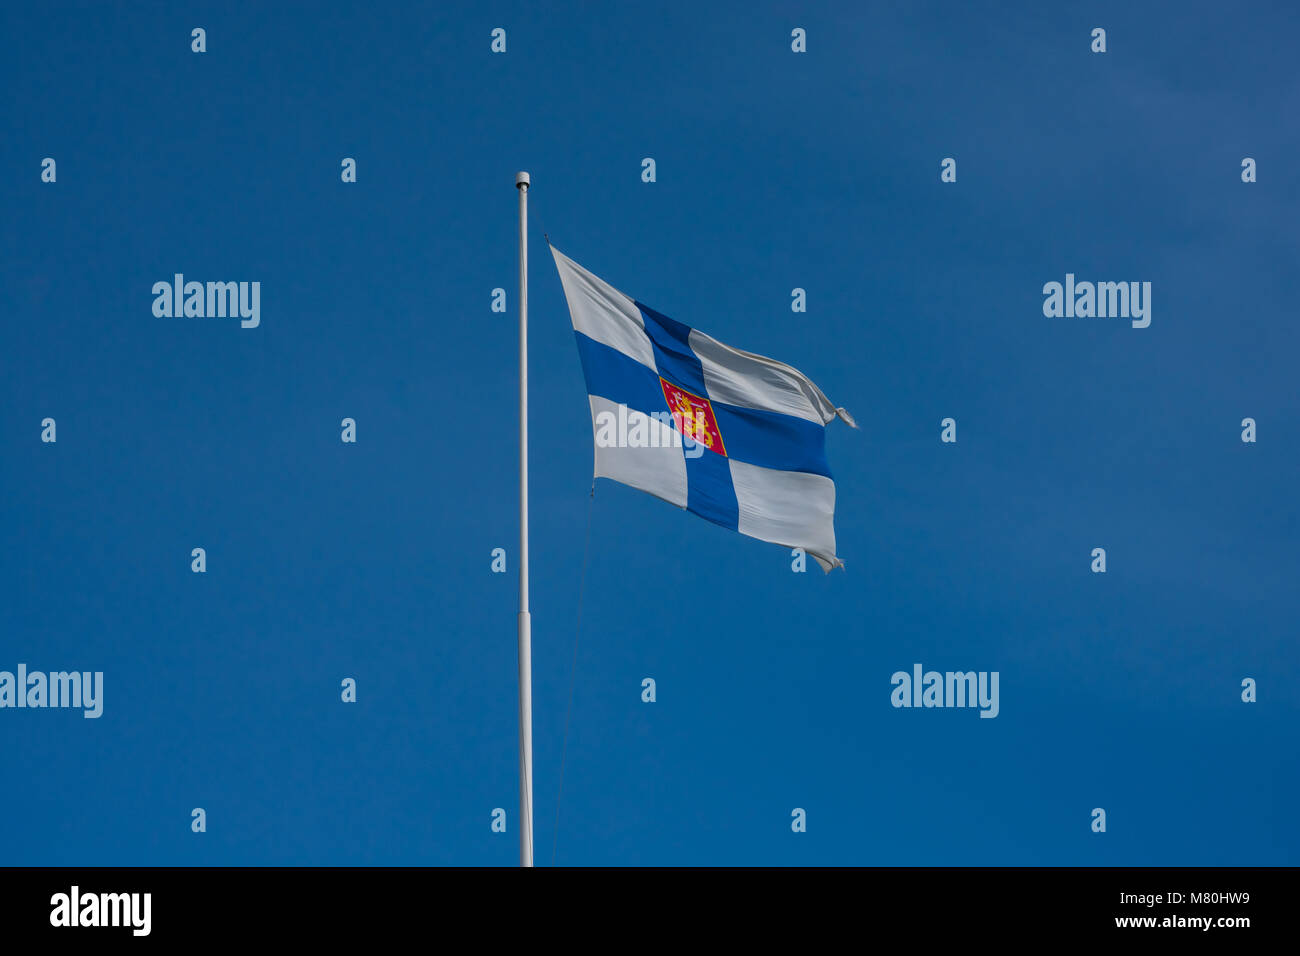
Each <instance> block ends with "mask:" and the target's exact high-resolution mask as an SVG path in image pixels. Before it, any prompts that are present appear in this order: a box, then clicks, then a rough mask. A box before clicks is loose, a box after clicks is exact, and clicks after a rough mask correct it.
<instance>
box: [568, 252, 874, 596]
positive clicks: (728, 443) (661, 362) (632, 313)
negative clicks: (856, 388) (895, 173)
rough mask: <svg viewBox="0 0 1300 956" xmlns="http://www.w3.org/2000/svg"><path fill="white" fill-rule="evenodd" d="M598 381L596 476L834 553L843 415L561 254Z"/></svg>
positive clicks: (766, 366)
mask: <svg viewBox="0 0 1300 956" xmlns="http://www.w3.org/2000/svg"><path fill="white" fill-rule="evenodd" d="M551 253H552V254H553V255H554V256H555V265H556V268H557V269H559V271H560V281H561V282H562V283H563V284H564V296H565V298H566V299H567V300H568V303H569V314H570V316H571V317H572V319H573V331H574V335H575V337H576V338H577V340H578V354H579V356H580V357H581V359H582V369H583V372H584V373H585V374H586V377H587V393H588V396H589V401H590V403H591V420H592V428H593V431H594V432H595V443H596V468H595V476H596V477H597V478H612V479H613V480H614V481H618V482H622V483H623V484H625V485H631V486H632V487H633V488H639V489H640V490H642V491H646V492H649V493H650V494H652V495H654V496H656V497H658V498H662V499H663V500H664V501H667V502H670V503H671V504H674V505H676V506H677V507H679V508H685V509H686V510H687V511H690V512H692V513H694V514H697V515H699V516H700V517H701V518H707V519H708V520H709V521H712V522H714V523H715V524H719V525H722V526H723V527H724V528H730V529H731V530H733V531H739V532H740V533H741V534H744V535H749V536H750V537H751V538H759V539H760V540H763V541H770V542H773V543H775V544H781V545H785V546H786V547H789V548H803V549H804V551H805V552H806V553H808V554H811V555H812V556H813V557H814V558H816V559H817V563H818V564H820V565H821V566H822V569H823V570H825V571H829V570H830V569H831V568H833V567H843V562H841V561H840V559H839V558H837V557H836V556H835V521H834V519H835V482H834V481H833V480H832V479H831V471H830V468H829V466H828V465H827V463H826V425H827V424H828V423H830V422H831V420H832V419H834V418H836V417H837V416H838V417H839V418H842V419H843V420H844V421H845V422H847V423H848V424H849V425H852V426H853V427H854V428H856V427H857V424H856V423H855V422H854V421H853V418H852V416H851V415H849V413H848V412H846V411H845V410H844V409H842V408H836V407H835V405H833V404H832V403H831V401H830V400H829V399H828V398H827V397H826V396H825V395H823V394H822V390H821V389H819V388H818V387H817V386H816V385H814V384H813V383H812V382H811V381H810V380H809V379H808V378H807V376H805V375H804V374H803V373H802V372H800V371H798V370H797V369H794V368H791V367H790V366H789V365H785V364H783V363H781V362H776V361H773V360H772V359H769V358H764V357H763V356H761V355H754V354H753V353H751V352H742V351H740V350H739V349H734V348H732V347H731V346H729V345H723V344H722V343H721V342H719V341H718V340H717V339H714V338H712V337H710V336H708V335H705V334H704V333H703V332H700V331H698V330H697V329H692V328H690V327H688V326H685V325H683V324H682V323H680V322H677V321H675V320H673V319H670V318H668V316H666V315H662V314H661V313H659V312H656V311H655V310H654V309H652V308H650V307H649V306H647V305H643V304H641V303H640V302H636V301H634V300H633V299H631V298H629V297H628V296H626V295H624V294H623V293H622V292H619V291H618V290H617V289H615V288H614V287H613V286H611V285H610V284H609V283H607V282H605V281H604V280H602V279H600V278H598V277H597V276H594V275H592V274H591V273H590V272H588V271H587V270H586V269H584V268H583V267H582V266H580V265H578V264H577V263H576V262H574V261H573V260H572V259H570V258H569V257H568V256H565V255H564V254H563V253H561V252H560V251H559V250H558V249H556V248H555V247H554V246H551Z"/></svg>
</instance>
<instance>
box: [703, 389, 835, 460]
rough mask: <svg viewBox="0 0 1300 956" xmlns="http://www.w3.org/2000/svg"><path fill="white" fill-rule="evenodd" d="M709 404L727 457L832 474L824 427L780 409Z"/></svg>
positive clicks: (719, 403)
mask: <svg viewBox="0 0 1300 956" xmlns="http://www.w3.org/2000/svg"><path fill="white" fill-rule="evenodd" d="M711 404H712V405H713V415H714V417H715V418H717V420H718V431H719V432H720V433H721V435H722V444H723V445H724V446H725V447H726V449H727V457H729V458H735V459H736V460H737V461H743V462H746V463H748V464H751V465H760V466H762V467H763V468H777V469H780V470H781V471H806V472H808V473H810V474H813V475H825V476H826V477H827V478H830V477H832V476H831V468H830V464H829V463H828V462H827V461H826V428H825V427H824V426H822V425H818V424H817V423H816V422H810V421H808V420H807V419H806V418H796V417H795V416H793V415H783V414H781V413H780V412H769V411H764V410H762V409H758V408H742V407H740V406H739V405H724V404H723V403H722V402H712V403H711Z"/></svg>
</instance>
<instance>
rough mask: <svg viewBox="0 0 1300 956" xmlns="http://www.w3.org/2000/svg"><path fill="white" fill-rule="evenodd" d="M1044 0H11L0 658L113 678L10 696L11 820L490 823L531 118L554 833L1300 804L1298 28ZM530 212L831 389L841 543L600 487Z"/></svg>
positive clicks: (1286, 822) (839, 850) (1180, 852)
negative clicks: (804, 545)
mask: <svg viewBox="0 0 1300 956" xmlns="http://www.w3.org/2000/svg"><path fill="white" fill-rule="evenodd" d="M1044 6H1045V5H1044V4H1041V3H1020V4H1010V5H1006V4H997V5H994V4H956V3H907V4H888V5H887V4H878V5H871V6H870V8H869V9H868V8H867V7H865V6H864V5H863V4H860V3H837V4H831V3H826V4H793V3H790V4H776V3H758V4H754V3H744V4H741V3H735V4H729V5H723V4H699V3H672V4H667V5H663V6H660V5H657V4H655V5H648V6H647V5H644V4H581V3H547V4H545V5H539V4H527V3H505V2H502V3H492V4H485V3H478V4H469V3H462V4H415V3H409V4H400V5H398V4H394V5H392V6H391V8H390V7H389V5H375V4H355V3H346V4H344V3H313V4H305V3H304V4H292V5H289V4H268V3H242V4H226V3H197V4H187V5H180V6H178V5H176V4H165V3H139V4H130V5H127V6H123V5H105V4H98V3H79V4H66V3H53V4H5V5H4V8H3V12H2V13H0V79H2V80H3V89H4V104H5V105H4V109H3V111H2V113H0V133H2V135H0V220H2V221H3V223H4V228H3V230H0V242H2V243H3V245H2V246H0V252H2V253H3V254H2V255H0V307H3V315H4V347H3V349H0V527H3V533H4V547H3V548H2V549H0V670H9V671H13V670H14V669H15V668H16V666H17V665H18V664H19V663H25V664H26V665H27V666H28V668H29V669H31V670H41V671H56V670H89V671H102V672H103V673H104V704H103V706H104V712H103V716H102V717H100V718H99V719H97V720H87V719H83V718H82V716H81V715H80V713H79V712H77V711H68V710H52V709H46V710H28V709H24V710H8V709H6V710H0V768H3V769H2V771H0V773H2V775H3V776H2V777H0V779H2V780H3V786H0V819H2V820H4V821H5V826H4V839H3V840H2V841H0V862H4V863H17V864H180V865H205V864H327V863H342V864H414V865H418V864H465V865H497V864H511V863H513V862H515V861H516V859H517V836H516V833H515V829H514V828H515V826H516V825H517V822H518V820H517V815H516V806H517V782H516V773H517V765H516V673H515V667H516V660H515V607H516V587H517V582H516V579H515V573H514V572H515V569H516V566H517V565H516V558H517V553H516V535H517V513H516V494H517V484H516V455H517V445H516V437H515V434H516V432H515V429H516V424H517V420H516V400H517V399H516V388H517V379H516V348H517V340H516V327H515V321H516V311H515V310H516V306H517V302H516V295H517V292H516V269H517V265H516V263H517V245H516V229H517V226H516V218H515V217H516V203H517V199H516V192H515V189H514V174H515V172H516V171H517V170H519V169H527V170H529V171H530V172H531V174H532V180H533V190H532V193H531V195H530V208H531V213H532V217H531V240H532V245H531V250H532V252H531V255H532V283H531V288H530V304H531V310H530V311H531V318H532V363H531V370H532V386H533V388H532V429H533V432H532V435H533V455H532V482H533V497H532V507H533V526H532V530H533V614H534V624H533V627H534V633H533V640H534V648H533V655H534V656H533V667H534V681H535V687H534V706H535V737H536V742H535V747H536V756H535V760H536V818H537V833H536V844H537V860H538V862H539V863H550V862H551V859H552V847H553V846H556V847H557V850H556V853H555V856H556V859H557V861H558V862H559V863H560V864H673V863H685V864H759V863H776V864H826V863H837V864H1083V865H1101V864H1174V865H1191V864H1262V863H1273V864H1285V863H1289V864H1295V863H1297V862H1300V822H1298V818H1297V815H1296V790H1297V785H1298V784H1300V758H1298V757H1297V752H1296V742H1297V732H1296V731H1297V717H1300V694H1298V693H1297V684H1298V682H1300V650H1297V646H1296V627H1297V621H1298V620H1300V613H1298V611H1300V588H1298V587H1297V577H1298V572H1300V557H1298V556H1297V537H1298V532H1300V520H1298V511H1300V507H1298V506H1297V501H1296V487H1297V472H1298V466H1300V452H1298V451H1297V435H1298V434H1300V401H1298V400H1297V387H1296V382H1297V376H1296V373H1295V362H1296V354H1297V345H1300V335H1298V334H1297V328H1296V315H1295V303H1296V302H1297V300H1298V297H1300V295H1298V294H1300V283H1298V281H1297V272H1296V268H1295V259H1296V250H1297V244H1296V227H1295V223H1296V221H1297V217H1298V214H1300V201H1298V200H1297V192H1296V189H1295V182H1296V171H1295V168H1294V161H1295V157H1296V133H1297V124H1296V117H1295V110H1294V107H1295V103H1296V102H1297V94H1298V93H1300V89H1297V73H1296V69H1295V51H1296V49H1297V48H1298V47H1300V36H1298V35H1297V34H1298V33H1300V29H1298V28H1297V24H1296V21H1295V19H1294V17H1293V16H1290V15H1289V12H1290V11H1289V6H1290V5H1289V4H1282V3H1278V4H1268V3H1255V4H1249V5H1246V6H1245V7H1242V6H1240V5H1237V6H1233V5H1226V4H1222V3H1213V4H1210V3H1193V4H1190V5H1189V4H1185V3H1183V4H1172V3H1171V4H1163V5H1156V4H1139V5H1135V4H1131V3H1094V4H1087V5H1083V6H1081V5H1076V4H1050V5H1046V6H1047V7H1050V8H1051V9H1044ZM195 27H202V28H204V29H205V30H206V31H207V52H206V53H203V54H201V55H200V54H195V53H192V52H191V49H190V44H191V39H190V31H191V29H193V28H195ZM496 27H502V28H504V29H505V30H506V31H507V51H506V53H504V54H493V53H492V52H491V50H490V44H491V31H492V30H493V28H496ZM796 27H802V28H804V29H805V30H806V31H807V52H806V53H803V54H796V53H793V52H792V51H791V48H790V44H791V38H790V35H791V30H793V29H794V28H796ZM1094 27H1103V28H1105V29H1106V31H1107V52H1106V53H1104V54H1095V53H1092V52H1091V51H1090V44H1091V39H1090V33H1091V31H1092V29H1093V28H1094ZM45 157H52V158H54V159H55V160H56V162H57V181H56V182H55V183H42V182H41V161H42V159H43V158H45ZM344 157H353V158H355V159H356V162H357V182H356V183H355V184H344V183H343V182H341V181H340V163H341V161H342V159H343V158H344ZM646 157H651V158H653V159H654V160H655V161H656V166H657V169H656V172H657V181H656V182H654V183H649V184H647V183H643V182H642V181H641V169H642V165H641V163H642V160H643V159H644V158H646ZM945 157H953V158H954V159H956V161H957V181H956V182H955V183H942V182H940V162H941V160H942V159H944V158H945ZM1244 157H1252V158H1254V159H1255V160H1256V161H1257V163H1258V182H1256V183H1253V184H1246V183H1243V182H1242V181H1241V161H1242V159H1243V158H1244ZM543 231H546V232H548V233H549V234H550V237H551V239H552V241H553V242H555V244H556V245H557V246H558V247H559V248H560V249H562V250H563V251H564V252H565V253H566V254H568V255H570V256H572V257H573V258H574V259H575V260H577V261H578V262H580V263H582V264H583V265H584V266H586V267H587V268H589V269H591V270H592V271H594V272H595V273H596V274H597V275H600V276H601V277H603V278H604V279H606V280H608V281H609V282H611V283H612V284H613V285H615V286H616V287H618V288H619V289H621V290H623V291H624V292H627V293H628V294H629V295H632V296H634V297H635V298H637V299H639V300H640V301H642V302H645V303H647V304H648V305H651V306H653V307H654V308H655V309H658V310H659V311H661V312H663V313H665V314H667V315H669V316H672V317H673V318H675V319H678V320H680V321H682V322H685V323H687V324H688V325H691V326H694V327H697V328H700V329H702V330H704V331H706V332H708V333H710V334H712V335H713V336H715V337H716V338H719V339H721V340H722V341H724V342H727V343H729V344H732V345H735V346H738V347H740V348H743V349H747V350H750V351H755V352H759V353H762V354H766V355H770V356H773V357H775V358H778V359H780V360H782V361H786V362H789V363H790V364H793V365H795V366H796V367H798V368H799V369H801V370H802V371H803V372H805V373H806V374H808V375H809V376H810V377H811V378H812V379H813V380H814V381H816V382H817V383H818V384H819V385H820V386H821V387H822V389H823V390H824V391H825V392H826V393H827V395H828V396H829V397H830V398H831V399H832V400H833V401H834V402H835V403H837V404H839V405H843V406H845V407H846V408H848V409H849V411H850V412H852V413H853V415H854V416H855V417H856V419H857V421H858V423H859V424H860V426H861V428H860V430H859V431H853V430H851V429H849V428H848V427H846V426H845V425H843V424H842V423H833V424H832V425H831V426H829V429H828V434H827V452H828V456H829V460H830V463H831V467H832V470H833V472H834V475H835V478H836V482H837V486H838V509H837V514H836V526H837V532H838V544H839V554H840V556H841V557H842V558H843V560H844V561H845V563H846V565H847V567H846V570H844V571H837V572H835V573H833V574H830V575H825V576H824V575H823V574H822V573H821V572H820V571H819V570H817V569H816V568H815V566H813V567H810V569H809V571H808V573H806V574H795V573H792V571H791V567H790V564H791V562H790V556H789V552H788V551H787V550H784V549H782V548H780V547H777V546H775V545H768V544H764V543H762V542H759V541H755V540H753V539H749V538H745V537H742V536H740V535H737V534H735V533H729V532H727V531H725V530H723V529H721V528H719V527H716V526H714V525H712V524H709V523H708V522H705V521H703V520H701V519H699V518H697V517H694V516H692V515H689V514H686V513H684V512H679V511H677V510H676V509H674V508H672V507H671V506H669V505H667V504H665V503H663V502H661V501H658V500H656V499H653V498H651V497H649V496H647V495H644V494H641V493H639V492H636V491H633V490H631V489H628V488H625V487H622V486H618V485H615V484H612V483H610V482H607V481H602V482H600V484H599V485H598V487H597V489H596V496H595V499H594V501H591V500H590V499H589V497H588V491H589V487H590V474H591V462H592V452H591V426H590V420H589V413H588V409H587V399H586V391H585V387H584V382H583V376H582V371H581V367H580V365H579V361H578V355H577V350H576V348H575V345H574V338H573V333H572V330H571V327H570V323H569V318H568V313H567V309H566V307H565V303H564V300H563V295H562V290H561V287H560V283H559V280H558V278H557V275H556V272H555V269H554V266H553V265H552V264H551V262H550V260H549V256H548V255H547V254H546V247H545V244H544V242H543V240H542V233H543ZM178 272H179V273H184V274H185V276H186V277H187V278H188V279H194V280H199V281H210V280H211V281H258V282H260V283H261V324H260V326H259V327H258V328H256V329H243V328H240V325H239V323H238V321H237V320H232V319H198V318H159V317H155V316H154V314H153V311H152V303H153V295H152V293H151V288H152V286H153V284H154V283H155V282H158V281H170V280H171V278H172V276H173V275H174V274H175V273H178ZM1066 273H1073V274H1075V275H1076V276H1077V277H1078V279H1079V280H1092V281H1112V280H1113V281H1146V282H1150V283H1152V303H1151V304H1152V312H1151V316H1152V321H1151V325H1150V327H1148V328H1145V329H1135V328H1132V327H1131V326H1130V324H1129V323H1128V322H1127V321H1124V320H1117V319H1080V318H1047V317H1045V316H1044V314H1043V292H1042V288H1043V285H1044V284H1045V283H1047V282H1051V281H1058V282H1062V281H1064V279H1065V275H1066ZM496 287H503V288H505V289H506V290H507V296H508V299H507V301H508V306H509V311H508V312H507V313H506V314H504V315H502V314H497V313H493V312H492V311H491V308H490V306H491V301H492V290H493V289H494V288H496ZM796 287H799V288H803V289H805V290H806V291H807V312H806V313H803V314H796V313H793V312H792V311H791V308H790V303H791V290H792V289H794V288H796ZM46 417H51V418H54V419H55V420H56V422H57V442H56V443H54V444H47V443H42V441H41V440H40V436H41V421H42V419H44V418H46ZM345 417H351V418H354V419H355V420H356V422H357V439H358V440H357V442H356V444H344V443H343V442H341V441H340V431H341V429H340V422H341V420H342V419H343V418H345ZM945 417H952V418H954V419H955V420H956V422H957V438H958V441H957V442H956V444H945V443H942V442H941V441H940V421H941V419H943V418H945ZM1245 417H1252V418H1254V419H1256V421H1257V423H1258V441H1257V442H1256V443H1254V444H1246V443H1243V442H1242V441H1241V430H1242V429H1241V424H1240V423H1241V420H1242V419H1243V418H1245ZM589 507H590V509H591V514H590V516H591V561H590V566H589V569H588V572H587V577H586V597H585V607H584V611H583V619H582V631H581V637H580V642H579V644H578V649H577V671H576V685H575V693H574V697H573V704H572V719H571V728H570V733H569V739H568V750H567V758H566V766H565V773H564V788H563V800H562V807H561V813H560V820H559V830H558V841H557V840H556V831H555V819H556V793H557V787H558V783H559V771H560V763H561V748H562V741H563V737H564V726H565V715H566V708H567V706H568V703H569V687H570V666H571V663H572V661H573V655H574V632H575V623H576V622H575V618H576V615H577V610H578V592H579V578H580V571H581V568H582V564H583V534H584V529H585V527H586V521H587V518H588V509H589ZM196 547H202V548H205V549H206V553H207V571H206V573H204V574H194V573H192V572H191V570H190V561H191V558H190V554H191V549H193V548H196ZM496 547H504V548H506V549H507V552H508V562H509V564H508V566H509V573H507V574H492V573H491V572H490V553H491V551H492V549H493V548H496ZM1097 547H1101V548H1105V549H1106V555H1107V571H1106V573H1105V574H1094V573H1092V572H1091V571H1090V565H1091V562H1092V558H1091V552H1092V550H1093V549H1094V548H1097ZM915 663H920V664H922V665H923V666H924V667H925V668H926V669H927V670H928V669H935V670H940V671H947V670H976V671H997V672H998V673H999V675H1000V713H999V715H998V716H997V717H996V718H995V719H980V718H979V717H978V714H977V711H975V710H970V709H965V710H963V709H895V708H894V707H892V706H891V704H890V694H891V690H892V685H891V683H890V677H891V675H892V674H893V673H894V672H895V671H899V670H904V671H910V670H911V668H912V666H913V664H915ZM346 677H351V678H354V679H355V680H356V682H357V688H358V700H357V702H356V703H354V704H345V703H343V702H342V701H341V700H340V682H341V681H342V680H343V679H344V678H346ZM644 677H652V678H654V679H655V681H656V682H657V700H656V702H655V703H653V704H647V703H643V702H642V701H641V681H642V679H643V678H644ZM1245 678H1252V679H1254V680H1255V681H1257V685H1258V691H1257V693H1258V701H1257V702H1256V703H1243V702H1242V700H1241V693H1242V689H1241V683H1242V681H1243V679H1245ZM195 807H202V808H204V809H205V810H206V812H207V832H206V833H202V834H196V833H192V832H191V829H190V820H191V810H192V809H193V808H195ZM496 807H502V808H505V809H506V810H507V813H508V832H507V833H506V834H504V835H502V834H498V833H493V832H492V831H491V827H490V823H491V813H492V810H493V808H496ZM1096 807H1101V808H1104V809H1105V811H1106V813H1107V832H1106V833H1104V834H1098V833H1093V832H1092V831H1091V828H1090V824H1091V820H1092V818H1091V812H1092V810H1093V808H1096ZM794 808H803V809H805V810H806V812H807V832H806V833H794V832H792V830H791V825H790V824H791V811H792V810H793V809H794Z"/></svg>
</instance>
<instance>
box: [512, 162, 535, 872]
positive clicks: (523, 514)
mask: <svg viewBox="0 0 1300 956" xmlns="http://www.w3.org/2000/svg"><path fill="white" fill-rule="evenodd" d="M528 186H529V179H528V174H527V173H518V174H516V175H515V188H516V189H518V190H519V816H520V818H521V819H520V824H519V865H520V866H532V865H533V623H532V618H531V616H530V615H529V613H528Z"/></svg>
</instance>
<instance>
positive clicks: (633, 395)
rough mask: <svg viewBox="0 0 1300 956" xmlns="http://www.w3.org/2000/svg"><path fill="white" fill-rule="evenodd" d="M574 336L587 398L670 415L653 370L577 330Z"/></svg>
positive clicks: (651, 412) (639, 410) (648, 412)
mask: <svg viewBox="0 0 1300 956" xmlns="http://www.w3.org/2000/svg"><path fill="white" fill-rule="evenodd" d="M573 335H574V337H575V338H576V339H577V340H578V357H579V358H580V359H582V372H583V374H584V375H585V376H586V377H587V393H588V394H590V395H598V396H599V397H601V398H606V399H609V400H610V401H611V402H613V403H614V404H616V405H626V406H627V407H628V408H630V409H632V410H633V411H637V412H645V413H646V414H647V415H651V414H653V413H655V412H664V413H667V411H668V401H667V399H665V398H664V391H663V388H662V387H661V386H660V385H659V376H658V375H656V374H655V372H654V370H653V369H649V368H646V367H645V366H644V365H642V364H641V363H640V362H638V361H637V360H636V359H634V358H629V357H628V356H627V355H624V354H623V353H622V352H620V351H619V350H618V349H613V348H610V347H609V346H608V345H604V344H602V343H600V342H597V341H596V340H595V339H593V338H589V337H588V336H586V335H583V334H582V333H581V332H578V331H576V330H575V331H574V333H573Z"/></svg>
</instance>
